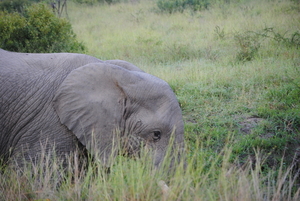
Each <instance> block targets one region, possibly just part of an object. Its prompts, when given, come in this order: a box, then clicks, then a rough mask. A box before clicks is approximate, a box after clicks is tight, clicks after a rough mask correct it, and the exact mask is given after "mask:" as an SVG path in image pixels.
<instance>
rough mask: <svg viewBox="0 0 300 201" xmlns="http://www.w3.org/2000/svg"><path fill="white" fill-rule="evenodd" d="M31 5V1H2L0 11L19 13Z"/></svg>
mask: <svg viewBox="0 0 300 201" xmlns="http://www.w3.org/2000/svg"><path fill="white" fill-rule="evenodd" d="M32 3H33V1H32V0H13V1H12V0H3V1H0V10H1V11H8V12H19V13H21V12H22V11H23V8H24V6H29V5H30V4H32Z"/></svg>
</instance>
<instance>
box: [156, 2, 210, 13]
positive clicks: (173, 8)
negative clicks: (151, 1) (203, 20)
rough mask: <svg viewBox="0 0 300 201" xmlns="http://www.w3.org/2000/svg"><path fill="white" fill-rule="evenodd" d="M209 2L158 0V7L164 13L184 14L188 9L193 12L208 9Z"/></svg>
mask: <svg viewBox="0 0 300 201" xmlns="http://www.w3.org/2000/svg"><path fill="white" fill-rule="evenodd" d="M208 5H209V0H158V1H157V7H158V8H159V10H160V11H162V12H168V13H174V12H178V11H179V12H182V11H183V10H184V9H186V8H190V9H191V10H193V11H197V10H201V9H207V7H208Z"/></svg>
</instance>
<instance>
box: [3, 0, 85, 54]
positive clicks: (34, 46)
mask: <svg viewBox="0 0 300 201" xmlns="http://www.w3.org/2000/svg"><path fill="white" fill-rule="evenodd" d="M0 38H1V40H0V47H1V48H3V49H6V50H11V51H16V52H83V51H84V49H85V47H84V45H83V44H82V43H80V42H78V41H77V39H76V35H75V33H74V32H73V30H72V26H71V24H70V23H69V22H68V21H67V20H65V19H60V18H58V17H56V16H55V14H54V13H53V12H52V11H51V10H50V9H49V8H48V7H47V6H46V5H44V4H33V5H31V6H29V7H26V8H24V11H23V12H22V14H20V13H17V12H12V13H8V12H7V11H0Z"/></svg>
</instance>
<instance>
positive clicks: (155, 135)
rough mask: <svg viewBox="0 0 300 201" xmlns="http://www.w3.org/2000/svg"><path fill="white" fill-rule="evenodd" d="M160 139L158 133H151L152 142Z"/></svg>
mask: <svg viewBox="0 0 300 201" xmlns="http://www.w3.org/2000/svg"><path fill="white" fill-rule="evenodd" d="M160 137H161V133H160V131H154V132H153V140H154V141H158V140H160Z"/></svg>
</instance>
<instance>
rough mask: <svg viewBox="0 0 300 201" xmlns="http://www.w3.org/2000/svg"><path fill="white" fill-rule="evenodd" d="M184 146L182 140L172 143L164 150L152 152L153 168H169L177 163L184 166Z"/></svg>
mask: <svg viewBox="0 0 300 201" xmlns="http://www.w3.org/2000/svg"><path fill="white" fill-rule="evenodd" d="M184 152H185V148H184V142H181V143H174V144H173V145H172V146H171V147H167V148H166V149H164V150H157V151H156V153H155V154H154V166H155V168H158V169H159V168H161V167H162V166H166V167H167V168H169V169H170V170H172V169H175V168H176V167H177V166H178V165H179V164H181V163H182V164H183V166H184V167H185V166H186V160H185V156H184Z"/></svg>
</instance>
